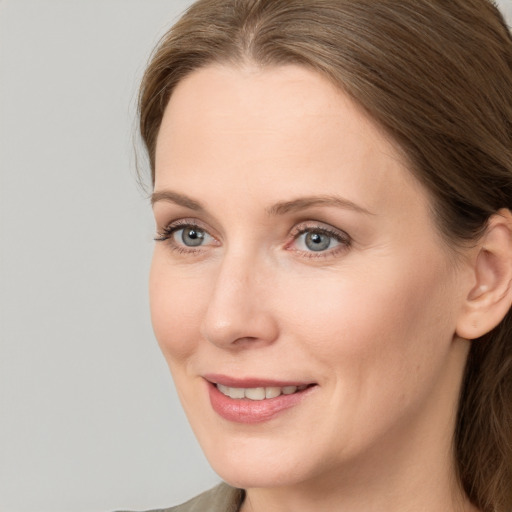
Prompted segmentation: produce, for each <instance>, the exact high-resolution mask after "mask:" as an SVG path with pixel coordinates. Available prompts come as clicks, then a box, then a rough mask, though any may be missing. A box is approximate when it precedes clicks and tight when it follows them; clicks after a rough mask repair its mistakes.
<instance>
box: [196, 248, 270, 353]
mask: <svg viewBox="0 0 512 512" xmlns="http://www.w3.org/2000/svg"><path fill="white" fill-rule="evenodd" d="M272 282H273V272H272V270H271V269H270V268H268V267H267V268H263V266H262V265H258V264H257V263H256V261H255V259H254V258H245V257H243V256H241V255H239V256H236V255H233V256H230V257H225V258H224V260H223V261H222V263H220V267H219V269H218V273H217V274H216V276H215V280H214V283H213V286H212V292H211V295H210V297H209V303H208V307H207V310H206V314H205V316H204V318H203V322H202V325H201V331H202V335H203V336H204V338H206V339H207V340H208V341H210V342H211V343H213V344H214V345H216V346H218V347H222V348H229V349H233V350H234V349H240V348H242V347H247V346H251V347H255V346H261V345H265V344H269V343H272V342H273V341H275V339H276V338H277V336H278V323H277V319H276V317H275V315H274V314H273V312H272V309H271V303H272V302H273V300H272V298H273V297H272V294H273V292H274V290H273V287H272Z"/></svg>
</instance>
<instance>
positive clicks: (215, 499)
mask: <svg viewBox="0 0 512 512" xmlns="http://www.w3.org/2000/svg"><path fill="white" fill-rule="evenodd" d="M244 497H245V492H244V491H243V490H242V489H235V488H234V487H230V486H229V485H228V484H225V483H222V484H220V485H218V486H217V487H214V488H213V489H210V490H209V491H206V492H203V493H202V494H200V495H199V496H196V497H195V498H192V499H191V500H189V501H187V502H186V503H183V504H182V505H177V506H176V507H171V508H161V509H157V510H148V511H147V512H239V510H240V506H241V505H242V502H243V501H244Z"/></svg>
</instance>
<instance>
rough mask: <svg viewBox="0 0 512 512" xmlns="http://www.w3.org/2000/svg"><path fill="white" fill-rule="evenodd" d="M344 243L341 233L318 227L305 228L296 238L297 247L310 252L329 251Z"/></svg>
mask: <svg viewBox="0 0 512 512" xmlns="http://www.w3.org/2000/svg"><path fill="white" fill-rule="evenodd" d="M342 243H343V240H342V237H341V236H340V235H338V234H334V233H329V232H326V231H323V230H318V229H316V230H315V229H310V230H304V231H303V232H302V233H300V234H299V235H298V236H297V238H296V239H295V245H296V247H297V249H299V250H300V251H308V252H309V251H311V252H323V251H327V250H328V249H334V248H335V247H338V246H339V245H341V244H342Z"/></svg>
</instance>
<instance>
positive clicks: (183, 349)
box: [149, 248, 204, 365]
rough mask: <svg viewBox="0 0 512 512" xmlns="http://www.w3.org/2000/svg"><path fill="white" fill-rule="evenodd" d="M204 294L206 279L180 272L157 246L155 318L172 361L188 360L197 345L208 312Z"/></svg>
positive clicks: (158, 334)
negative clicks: (200, 280) (205, 312)
mask: <svg viewBox="0 0 512 512" xmlns="http://www.w3.org/2000/svg"><path fill="white" fill-rule="evenodd" d="M161 252H163V251H161ZM184 276H188V277H184ZM201 284H203V286H201ZM202 294H204V282H203V283H200V282H198V281H197V279H195V278H194V276H193V275H192V276H190V275H188V274H187V273H186V272H180V268H179V267H177V266H176V265H174V264H172V263H170V262H169V261H168V260H167V258H166V257H165V255H164V254H161V253H160V251H159V250H158V248H157V249H155V254H154V255H153V261H152V264H151V272H150V279H149V297H150V308H151V322H152V324H153V330H154V332H155V337H156V339H157V341H158V344H159V345H160V348H161V350H162V352H163V354H164V356H165V358H166V360H167V363H168V364H169V365H171V364H179V363H182V362H184V361H186V360H187V359H188V358H189V357H190V356H191V355H192V354H193V353H194V352H195V350H196V348H197V342H198V336H197V332H198V325H199V322H200V319H201V318H202V315H203V314H204V312H203V311H202V304H203V303H204V301H203V300H201V295H202Z"/></svg>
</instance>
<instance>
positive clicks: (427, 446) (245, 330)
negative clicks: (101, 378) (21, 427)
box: [140, 0, 512, 512]
mask: <svg viewBox="0 0 512 512" xmlns="http://www.w3.org/2000/svg"><path fill="white" fill-rule="evenodd" d="M140 127H141V133H142V137H143V140H144V142H145V144H146V147H147V150H148V154H149V160H150V164H151V169H152V176H153V186H154V192H153V196H152V200H153V209H154V213H155V219H156V225H157V236H156V240H157V243H156V245H155V252H154V258H153V265H152V271H151V278H150V297H151V308H152V321H153V326H154V330H155V334H156V337H157V339H158V342H159V344H160V346H161V348H162V351H163V353H164V356H165V357H166V359H167V362H168V364H169V367H170V369H171V372H172V374H173V378H174V380H175V383H176V386H177V389H178V393H179V395H180V399H181V401H182V404H183V406H184V408H185V411H186V413H187V416H188V418H189V421H190V423H191V426H192V428H193V429H194V431H195V434H196V436H197V437H198V440H199V442H200V444H201V445H202V448H203V450H204V451H205V454H206V456H207V457H208V459H209V461H210V463H211V464H212V466H213V468H214V469H215V470H216V471H217V472H218V474H219V475H220V476H221V477H222V478H223V480H225V481H226V482H227V484H229V486H228V485H226V484H223V485H222V486H220V487H219V488H216V489H215V490H213V491H210V492H207V493H206V494H203V495H202V496H200V497H198V498H196V499H194V500H192V501H191V502H189V503H188V504H185V505H183V506H181V507H177V508H175V509H170V510H177V511H199V510H208V511H217V510H218V511H228V510H229V511H234V510H240V511H242V512H249V511H253V512H260V511H271V510H272V511H274V510H275V511H282V510H283V511H284V510H287V511H288V510H293V511H299V512H300V511H310V510H315V511H324V510H326V511H327V510H328V511H333V510H339V511H348V510H350V511H351V512H354V511H365V512H369V511H374V510H375V511H376V510H378V511H383V510H385V511H398V510H400V511H401V510H404V511H405V510H406V511H419V510H421V511H432V512H434V511H436V512H438V511H441V510H442V511H454V512H455V511H457V512H458V511H481V512H491V511H493V512H510V510H512V484H511V482H512V437H511V432H512V428H511V425H512V341H511V333H510V325H511V319H510V313H509V309H510V307H511V303H512V286H511V284H512V215H511V213H510V211H509V208H511V206H512V41H511V37H510V33H509V31H508V29H507V27H506V25H505V23H504V20H503V18H502V17H501V15H500V14H499V12H498V10H497V9H496V7H495V6H494V5H492V4H491V2H489V1H487V0H450V1H449V2H446V1H444V0H415V1H414V2H409V1H405V0H401V1H397V0H382V1H379V2H376V1H375V0H306V1H305V0H287V1H276V0H199V1H198V2H197V3H195V4H194V5H193V6H192V7H191V8H190V9H189V10H188V11H187V12H186V14H185V15H184V16H183V18H182V19H181V20H180V21H179V22H178V23H177V24H176V25H175V26H174V27H173V28H172V29H171V30H170V31H169V33H168V34H167V35H166V36H165V37H164V38H163V40H162V41H161V43H160V45H159V47H158V49H157V51H156V53H155V54H154V56H153V58H152V60H151V62H150V64H149V67H148V69H147V71H146V74H145V76H144V80H143V83H142V88H141V94H140ZM242 489H243V491H242Z"/></svg>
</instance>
